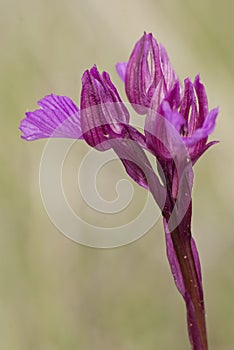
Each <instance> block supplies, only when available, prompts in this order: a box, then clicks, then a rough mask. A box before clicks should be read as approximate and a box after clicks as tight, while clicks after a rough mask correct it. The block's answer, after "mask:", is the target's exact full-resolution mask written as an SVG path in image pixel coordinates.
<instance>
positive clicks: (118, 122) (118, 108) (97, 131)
mask: <svg viewBox="0 0 234 350" xmlns="http://www.w3.org/2000/svg"><path fill="white" fill-rule="evenodd" d="M80 105H81V127H82V132H83V136H84V139H85V141H86V142H87V143H88V144H89V145H90V146H92V147H95V148H97V149H98V150H100V151H104V150H106V149H108V148H111V145H110V143H109V141H110V140H113V139H115V138H123V137H124V136H125V134H126V126H127V125H128V123H129V113H128V110H127V108H126V107H125V105H124V104H123V102H122V101H121V99H120V96H119V94H118V92H117V89H116V88H115V86H114V84H113V83H112V82H111V79H110V77H109V75H108V73H106V72H103V73H102V75H101V74H100V73H99V72H98V70H97V68H96V66H94V67H93V68H92V69H91V70H87V71H85V72H84V74H83V77H82V91H81V102H80Z"/></svg>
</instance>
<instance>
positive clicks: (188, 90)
mask: <svg viewBox="0 0 234 350" xmlns="http://www.w3.org/2000/svg"><path fill="white" fill-rule="evenodd" d="M192 106H193V108H195V106H196V98H195V94H194V88H193V83H192V82H191V80H190V79H189V78H186V79H185V80H184V95H183V98H182V101H181V106H180V109H179V112H180V114H181V115H182V116H183V117H184V119H185V120H186V121H187V123H189V117H190V113H191V108H192ZM193 124H194V123H193Z"/></svg>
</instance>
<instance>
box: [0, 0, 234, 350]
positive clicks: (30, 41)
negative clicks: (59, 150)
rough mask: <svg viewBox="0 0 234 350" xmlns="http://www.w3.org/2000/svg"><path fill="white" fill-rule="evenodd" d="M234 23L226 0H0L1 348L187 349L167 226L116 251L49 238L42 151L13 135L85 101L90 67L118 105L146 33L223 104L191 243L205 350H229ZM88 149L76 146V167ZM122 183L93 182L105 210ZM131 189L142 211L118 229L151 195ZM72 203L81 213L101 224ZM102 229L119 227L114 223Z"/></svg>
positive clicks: (233, 275) (199, 168) (197, 192)
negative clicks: (46, 102)
mask: <svg viewBox="0 0 234 350" xmlns="http://www.w3.org/2000/svg"><path fill="white" fill-rule="evenodd" d="M233 13H234V2H233V1H232V0H226V1H216V2H215V1H211V0H205V1H203V0H198V1H182V0H179V1H173V0H160V1H156V0H155V1H153V0H145V1H144V3H143V1H140V0H134V1H133V0H130V1H120V2H117V1H112V0H109V1H107V0H99V1H97V0H96V1H95V0H88V1H79V0H77V1H75V0H73V1H64V0H62V1H53V0H51V1H45V0H41V1H29V0H22V1H16V0H9V1H4V0H2V1H1V2H0V15H1V21H0V33H1V34H0V36H1V53H0V78H1V83H0V89H1V90H0V99H1V103H0V116H1V147H0V154H1V172H0V177H1V202H0V207H1V213H0V215H1V235H0V239H1V242H0V349H6V350H11V349H17V350H31V349H33V350H75V349H79V350H89V349H95V350H99V349H100V350H107V349H112V350H115V349H116V350H117V349H121V350H140V349H147V350H151V349H152V350H153V349H159V350H169V349H176V350H177V349H179V350H185V349H189V343H188V339H187V332H186V323H185V310H184V305H183V302H182V299H181V297H180V295H179V294H178V293H177V290H176V288H175V286H174V283H173V280H172V277H171V275H170V271H169V267H168V263H167V260H166V257H165V247H164V235H163V228H162V224H161V220H160V221H159V222H158V223H157V224H156V225H155V226H154V228H153V229H152V230H151V231H150V232H149V233H148V234H147V235H145V236H144V237H143V238H141V239H140V240H138V241H137V242H135V243H133V244H130V245H127V246H124V247H121V248H117V249H110V250H98V249H92V248H87V247H83V246H80V245H78V244H76V243H73V242H72V241H70V240H69V239H67V238H66V237H64V236H63V235H62V234H60V233H59V232H58V231H57V230H56V228H55V227H54V226H53V224H52V223H51V222H50V220H49V218H48V216H47V214H46V212H45V209H44V207H43V204H42V201H41V197H40V190H39V181H38V172H39V165H40V157H41V154H42V151H43V148H44V146H45V142H46V141H43V140H41V141H38V142H32V143H27V142H25V141H23V140H21V139H20V133H19V131H18V125H19V122H20V119H21V118H22V117H23V115H24V112H25V110H34V109H35V108H36V101H37V100H38V99H39V98H41V97H43V96H44V95H46V94H48V93H51V92H54V93H57V94H64V95H67V96H70V97H71V98H73V99H74V101H76V102H77V103H79V93H80V87H81V82H80V78H81V75H82V73H83V71H84V70H85V69H86V68H89V67H91V66H92V65H93V64H94V63H96V64H97V66H98V67H99V68H100V69H105V70H107V71H109V72H110V74H111V76H112V78H113V80H114V82H115V83H116V84H117V86H118V88H119V89H120V91H121V92H122V96H123V99H124V95H123V87H122V83H121V81H120V79H119V78H118V77H117V74H116V72H115V68H114V65H115V63H116V62H117V61H122V60H126V59H127V58H128V57H129V54H130V52H131V50H132V48H133V45H134V43H135V42H136V40H138V39H139V37H140V36H141V35H142V33H143V31H144V30H146V31H147V32H153V33H154V35H155V36H156V38H157V39H158V40H159V41H160V42H162V43H163V44H164V46H165V47H166V48H167V50H168V53H169V55H170V58H171V61H172V64H173V66H174V68H175V69H176V71H177V73H178V75H179V76H180V78H181V79H183V78H184V77H185V76H188V75H189V76H190V77H191V78H193V77H194V76H195V74H196V73H197V72H200V74H201V78H202V81H203V82H205V84H206V87H207V91H208V95H209V104H210V107H215V106H217V105H219V106H220V115H219V118H218V124H217V128H216V130H215V133H214V135H213V139H219V140H221V143H220V144H219V145H216V146H215V147H214V148H212V149H211V150H210V151H209V152H208V153H207V154H206V155H205V156H204V157H203V158H202V159H201V160H200V161H199V163H198V164H197V165H196V167H195V173H196V177H195V188H194V212H193V232H194V236H195V238H196V241H197V244H198V248H199V251H200V255H201V261H202V267H203V280H204V288H205V298H206V309H207V322H208V334H209V341H210V349H213V350H221V349H222V350H232V349H233V348H234V332H233V326H234V302H233V295H234V269H233V267H234V235H233V233H234V232H233V217H234V216H233V203H234V189H233V175H234V163H233V128H234V121H233V110H232V107H233V92H234V64H233V62H234V42H233V35H234V25H233ZM87 150H88V147H87V146H86V145H82V146H79V147H77V148H76V147H75V149H74V152H73V156H72V159H74V160H75V165H76V166H78V164H79V161H81V159H82V157H83V155H84V154H85V152H87ZM70 163H71V164H70V168H71V178H72V179H73V176H74V174H75V170H76V169H73V167H72V164H73V163H72V162H70ZM68 170H69V166H68ZM116 173H118V174H119V176H120V178H121V176H122V174H124V172H123V170H122V168H121V165H120V163H117V164H114V165H113V167H111V166H110V167H107V169H106V171H105V172H104V174H103V178H102V179H101V181H100V184H99V185H100V186H99V187H100V191H103V195H104V196H106V198H108V196H110V197H111V198H112V199H113V198H114V197H115V195H116V194H115V191H114V190H113V186H114V185H115V184H114V182H113V183H112V182H111V181H110V180H109V179H110V178H113V174H116ZM67 174H69V172H68V171H67ZM68 176H69V175H68ZM124 176H125V175H124ZM74 179H75V177H74ZM114 180H115V177H114ZM105 184H107V185H106V186H107V187H106V188H105ZM74 186H75V185H74ZM73 188H74V187H73ZM134 189H135V190H136V193H137V194H136V196H137V197H136V198H138V200H136V201H135V203H134V205H133V206H131V208H130V211H129V210H127V212H126V214H124V215H125V216H122V217H121V220H125V221H124V222H128V218H130V217H132V215H133V212H132V210H133V211H134V210H138V209H139V210H140V206H141V200H140V197H141V196H142V198H144V196H145V193H144V191H143V190H142V189H139V188H137V186H134ZM69 191H70V195H69V193H68V196H70V200H71V201H74V203H73V204H74V206H75V210H78V211H79V208H80V211H81V212H82V213H83V214H84V216H86V217H87V218H88V217H89V216H90V220H93V221H94V222H95V220H96V221H97V222H98V220H99V221H100V217H99V216H98V215H96V214H95V215H96V216H94V214H92V213H91V214H90V213H89V212H88V209H86V208H85V205H84V204H83V203H82V202H81V200H80V199H79V196H78V194H77V196H76V195H74V191H73V190H69V189H68V192H69ZM79 206H80V207H79ZM138 207H139V208H138ZM107 220H108V225H110V226H111V225H112V224H113V225H115V224H116V218H112V217H109V218H108V219H107ZM112 220H113V223H112Z"/></svg>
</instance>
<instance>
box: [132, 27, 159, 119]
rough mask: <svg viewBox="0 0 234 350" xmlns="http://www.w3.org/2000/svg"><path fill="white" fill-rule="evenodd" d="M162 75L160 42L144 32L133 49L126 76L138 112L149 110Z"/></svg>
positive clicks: (134, 106)
mask: <svg viewBox="0 0 234 350" xmlns="http://www.w3.org/2000/svg"><path fill="white" fill-rule="evenodd" d="M161 77H162V71H161V66H160V57H159V46H158V43H157V41H156V40H155V38H154V37H153V36H152V34H151V33H150V34H146V33H144V35H143V36H142V37H141V39H140V40H139V41H138V42H137V43H136V45H135V47H134V49H133V51H132V54H131V56H130V59H129V61H128V64H127V70H126V78H125V90H126V94H127V96H128V99H129V101H130V102H131V103H132V104H133V108H134V109H135V110H136V112H137V113H139V114H145V113H146V112H147V107H149V106H150V102H151V99H152V96H153V95H154V92H155V88H156V87H157V85H158V83H159V81H160V80H161Z"/></svg>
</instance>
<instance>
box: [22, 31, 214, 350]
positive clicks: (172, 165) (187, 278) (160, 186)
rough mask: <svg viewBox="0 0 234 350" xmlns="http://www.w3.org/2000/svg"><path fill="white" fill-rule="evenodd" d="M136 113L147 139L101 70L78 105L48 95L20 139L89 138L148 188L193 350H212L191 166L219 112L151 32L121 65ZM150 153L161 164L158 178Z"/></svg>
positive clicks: (85, 85) (93, 73)
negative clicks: (158, 214)
mask: <svg viewBox="0 0 234 350" xmlns="http://www.w3.org/2000/svg"><path fill="white" fill-rule="evenodd" d="M116 68H117V71H118V73H119V75H120V77H121V79H122V80H123V82H124V84H125V90H126V94H127V97H128V99H129V101H130V103H131V104H132V106H133V108H134V109H135V111H136V112H137V113H139V114H141V115H143V114H145V115H146V117H145V127H144V133H140V132H139V131H138V130H137V129H136V128H134V127H133V126H131V125H130V114H129V112H128V109H127V107H126V106H125V105H124V103H123V102H122V100H121V98H120V96H119V94H118V91H117V89H116V87H115V86H114V84H113V83H112V81H111V79H110V76H109V75H108V73H106V72H103V73H102V74H100V73H99V71H98V69H97V68H96V66H94V67H93V68H92V69H90V70H86V71H85V72H84V74H83V77H82V92H81V101H80V106H81V110H80V111H79V109H78V107H77V106H76V105H75V104H74V103H73V102H72V101H71V100H70V99H69V98H68V97H63V96H56V95H53V94H52V95H49V96H46V97H45V98H43V99H42V100H40V101H39V102H38V104H39V106H40V109H37V110H36V111H34V112H27V113H26V118H25V119H23V120H22V122H21V124H20V130H21V131H22V133H23V135H22V138H24V139H26V140H36V139H40V138H45V137H69V138H75V139H84V140H85V141H86V142H87V143H88V144H89V145H90V146H91V147H95V148H96V149H98V150H99V151H105V150H107V149H109V148H112V149H113V150H114V151H115V152H116V154H117V155H118V156H119V158H120V160H121V161H122V163H123V165H124V167H125V169H126V171H127V173H128V174H129V176H130V177H131V178H132V179H133V180H134V181H136V182H137V183H138V184H139V185H140V186H142V187H144V188H145V189H148V190H149V191H150V192H151V193H152V195H153V197H154V199H155V201H156V202H157V203H158V205H159V207H160V209H161V211H162V215H163V223H164V230H165V237H166V247H167V256H168V261H169V264H170V267H171V271H172V274H173V277H174V280H175V284H176V286H177V288H178V290H179V292H180V293H181V295H182V296H183V298H184V300H185V304H186V309H187V323H188V333H189V338H190V341H191V345H192V347H193V349H194V350H207V349H208V345H207V335H206V324H205V308H204V299H203V288H202V278H201V267H200V262H199V256H198V251H197V248H196V245H195V241H194V239H193V238H192V235H191V215H192V200H191V192H192V186H193V170H192V165H194V164H195V162H196V161H197V160H198V159H199V157H200V156H201V155H202V154H203V153H204V152H205V151H206V150H207V149H208V148H209V147H210V146H211V145H213V144H215V143H216V141H213V142H208V137H209V135H210V134H211V133H212V132H213V130H214V127H215V121H216V118H217V115H218V109H217V108H215V109H212V110H209V108H208V101H207V96H206V91H205V87H204V85H203V84H202V83H201V82H200V78H199V76H196V78H195V80H194V82H192V81H191V80H190V79H189V78H187V79H185V81H184V87H182V85H181V84H180V82H179V80H178V78H177V76H176V74H175V72H174V70H173V68H172V66H171V63H170V61H169V58H168V55H167V53H166V50H165V49H164V47H163V46H162V45H159V44H158V43H157V41H156V40H155V38H154V37H153V36H152V34H146V33H144V35H143V36H142V38H141V39H140V40H139V41H138V42H137V43H136V45H135V47H134V49H133V52H132V54H131V56H130V59H129V61H128V62H127V63H126V62H124V63H118V64H117V66H116ZM145 150H147V151H149V152H151V153H152V154H153V155H154V156H155V157H156V159H157V162H158V163H157V164H158V170H159V176H160V178H161V179H160V180H161V181H160V180H159V178H158V176H157V175H156V173H155V172H154V170H153V168H152V166H151V164H150V162H149V160H148V158H147V156H146V153H145Z"/></svg>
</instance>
